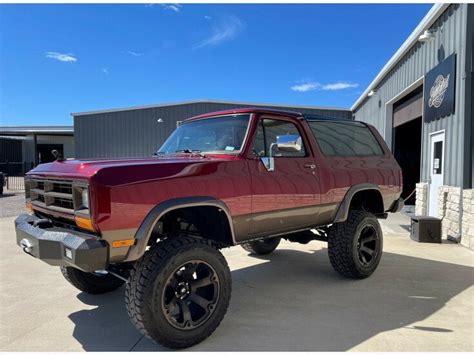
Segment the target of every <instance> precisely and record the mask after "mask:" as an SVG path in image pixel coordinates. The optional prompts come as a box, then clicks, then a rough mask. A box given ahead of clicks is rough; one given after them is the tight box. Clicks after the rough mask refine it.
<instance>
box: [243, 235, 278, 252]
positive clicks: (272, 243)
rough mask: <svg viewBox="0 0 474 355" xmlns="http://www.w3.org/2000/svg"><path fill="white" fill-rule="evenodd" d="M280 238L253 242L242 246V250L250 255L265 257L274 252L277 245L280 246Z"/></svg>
mask: <svg viewBox="0 0 474 355" xmlns="http://www.w3.org/2000/svg"><path fill="white" fill-rule="evenodd" d="M280 241H281V238H278V237H275V238H267V239H262V240H255V241H252V242H247V243H244V244H242V248H244V250H246V251H248V252H249V253H250V254H255V255H265V254H270V253H271V252H272V251H274V250H275V249H276V248H277V246H278V244H280Z"/></svg>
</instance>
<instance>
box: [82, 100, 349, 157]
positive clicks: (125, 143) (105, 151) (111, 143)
mask: <svg viewBox="0 0 474 355" xmlns="http://www.w3.org/2000/svg"><path fill="white" fill-rule="evenodd" d="M238 107H256V105H240V104H225V103H211V102H209V103H206V102H203V103H192V104H184V105H174V106H163V107H154V108H143V109H137V110H124V111H115V112H106V113H97V114H88V115H76V116H74V140H75V150H76V157H77V158H109V157H143V156H150V155H151V154H153V152H155V151H156V150H157V149H158V148H159V147H160V146H161V144H162V143H163V142H164V141H165V139H166V138H167V137H168V136H169V135H170V134H171V132H173V131H174V129H175V128H176V123H177V121H181V120H183V119H186V118H189V117H192V116H196V115H200V114H203V113H208V112H213V111H219V110H226V109H232V108H238ZM275 108H276V107H272V109H275ZM278 109H282V110H289V111H297V112H301V113H305V114H313V115H314V114H318V115H325V116H329V117H337V118H345V119H350V118H351V117H352V113H351V112H350V111H349V110H347V111H343V110H324V109H300V108H292V107H283V106H282V107H278ZM159 118H161V119H162V120H163V122H162V123H158V122H157V120H158V119H159Z"/></svg>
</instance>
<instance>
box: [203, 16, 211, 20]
mask: <svg viewBox="0 0 474 355" xmlns="http://www.w3.org/2000/svg"><path fill="white" fill-rule="evenodd" d="M204 18H205V19H206V20H212V17H211V16H204Z"/></svg>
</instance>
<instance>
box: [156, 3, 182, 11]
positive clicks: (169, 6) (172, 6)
mask: <svg viewBox="0 0 474 355" xmlns="http://www.w3.org/2000/svg"><path fill="white" fill-rule="evenodd" d="M161 6H163V8H164V9H165V10H171V11H174V12H180V11H181V8H182V7H183V5H180V4H161Z"/></svg>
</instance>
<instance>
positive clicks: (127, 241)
mask: <svg viewBox="0 0 474 355" xmlns="http://www.w3.org/2000/svg"><path fill="white" fill-rule="evenodd" d="M133 244H135V239H123V240H115V241H114V242H113V243H112V248H122V247H131V246H132V245H133Z"/></svg>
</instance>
